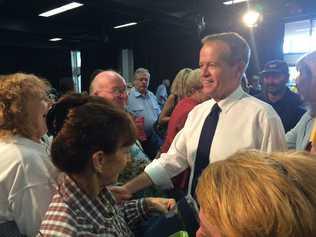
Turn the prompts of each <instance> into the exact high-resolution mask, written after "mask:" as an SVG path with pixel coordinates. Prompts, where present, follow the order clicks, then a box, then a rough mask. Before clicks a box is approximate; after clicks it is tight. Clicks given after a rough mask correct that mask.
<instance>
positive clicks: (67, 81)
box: [59, 77, 75, 95]
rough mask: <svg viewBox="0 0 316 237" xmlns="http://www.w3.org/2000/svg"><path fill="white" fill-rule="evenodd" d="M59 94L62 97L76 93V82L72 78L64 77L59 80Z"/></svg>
mask: <svg viewBox="0 0 316 237" xmlns="http://www.w3.org/2000/svg"><path fill="white" fill-rule="evenodd" d="M59 92H60V94H61V95H64V94H67V93H72V92H75V85H74V81H73V79H72V78H71V77H63V78H61V79H60V80H59Z"/></svg>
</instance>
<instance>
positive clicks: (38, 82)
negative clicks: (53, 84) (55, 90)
mask: <svg viewBox="0 0 316 237" xmlns="http://www.w3.org/2000/svg"><path fill="white" fill-rule="evenodd" d="M49 88H50V86H49V83H48V82H47V81H45V80H43V79H40V78H39V77H37V76H35V75H33V74H25V73H15V74H10V75H4V76H1V79H0V138H4V137H10V136H13V135H21V136H23V137H27V138H32V135H33V134H34V131H35V129H36V128H34V125H33V123H32V121H31V119H30V111H29V109H28V108H29V107H28V105H29V104H30V103H32V101H33V100H34V99H35V100H36V99H45V98H46V97H47V91H48V90H49Z"/></svg>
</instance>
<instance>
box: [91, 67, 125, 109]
mask: <svg viewBox="0 0 316 237" xmlns="http://www.w3.org/2000/svg"><path fill="white" fill-rule="evenodd" d="M89 93H90V95H95V96H101V97H103V98H105V99H107V100H110V101H112V102H113V103H115V104H116V105H118V106H119V107H121V108H124V107H125V105H126V102H127V93H126V82H125V80H124V78H123V77H122V76H121V75H120V74H119V73H117V72H115V71H112V70H108V71H103V72H100V73H98V74H97V75H96V77H95V78H94V79H93V80H92V82H91V84H90V88H89Z"/></svg>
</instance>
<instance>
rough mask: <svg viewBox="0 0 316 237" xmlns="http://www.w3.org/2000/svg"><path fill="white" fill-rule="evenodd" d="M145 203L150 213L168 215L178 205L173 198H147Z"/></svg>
mask: <svg viewBox="0 0 316 237" xmlns="http://www.w3.org/2000/svg"><path fill="white" fill-rule="evenodd" d="M145 203H146V206H147V208H148V212H149V213H155V212H159V213H167V212H168V211H169V210H170V209H172V208H173V207H174V206H175V205H176V201H175V200H174V199H171V198H154V197H149V198H145Z"/></svg>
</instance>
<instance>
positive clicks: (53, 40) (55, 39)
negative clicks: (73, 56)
mask: <svg viewBox="0 0 316 237" xmlns="http://www.w3.org/2000/svg"><path fill="white" fill-rule="evenodd" d="M61 40H62V38H51V39H49V41H52V42H55V41H61Z"/></svg>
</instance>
